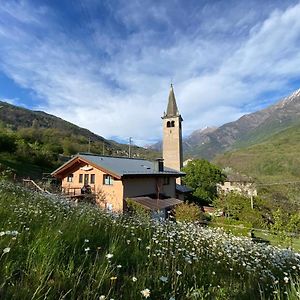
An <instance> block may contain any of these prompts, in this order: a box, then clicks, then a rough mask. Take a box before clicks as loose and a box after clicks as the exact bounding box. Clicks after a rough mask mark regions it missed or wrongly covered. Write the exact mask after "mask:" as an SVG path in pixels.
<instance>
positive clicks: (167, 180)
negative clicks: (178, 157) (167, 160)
mask: <svg viewBox="0 0 300 300" xmlns="http://www.w3.org/2000/svg"><path fill="white" fill-rule="evenodd" d="M169 184H170V177H164V180H163V185H169Z"/></svg>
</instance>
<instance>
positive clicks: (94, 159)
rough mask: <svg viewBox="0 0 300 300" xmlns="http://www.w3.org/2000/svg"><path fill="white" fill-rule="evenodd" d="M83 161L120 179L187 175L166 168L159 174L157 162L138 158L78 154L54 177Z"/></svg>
mask: <svg viewBox="0 0 300 300" xmlns="http://www.w3.org/2000/svg"><path fill="white" fill-rule="evenodd" d="M78 159H79V160H81V161H83V162H86V163H87V164H91V165H93V166H94V167H97V168H99V169H102V170H105V171H107V172H108V173H109V174H112V175H115V176H117V177H119V178H121V177H123V176H133V175H135V176H136V175H152V176H153V175H166V176H174V177H180V176H184V175H185V173H183V172H178V171H176V170H173V169H170V168H167V167H164V171H163V172H159V171H158V170H157V168H156V167H155V162H152V161H148V160H144V159H136V158H127V157H113V156H102V155H94V154H86V153H85V154H81V153H79V154H77V155H76V156H74V157H73V158H71V159H70V160H69V161H67V162H66V163H65V164H63V165H62V166H60V167H59V168H58V169H56V170H55V171H53V172H52V173H51V174H52V175H54V176H55V175H57V174H58V173H60V172H61V171H62V170H64V169H65V168H66V167H68V165H70V164H72V162H73V161H76V160H78Z"/></svg>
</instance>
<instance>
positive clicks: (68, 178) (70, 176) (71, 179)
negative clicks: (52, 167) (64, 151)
mask: <svg viewBox="0 0 300 300" xmlns="http://www.w3.org/2000/svg"><path fill="white" fill-rule="evenodd" d="M67 182H73V174H69V175H68V177H67Z"/></svg>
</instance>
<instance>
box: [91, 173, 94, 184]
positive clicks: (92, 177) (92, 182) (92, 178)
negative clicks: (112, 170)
mask: <svg viewBox="0 0 300 300" xmlns="http://www.w3.org/2000/svg"><path fill="white" fill-rule="evenodd" d="M91 184H95V174H91Z"/></svg>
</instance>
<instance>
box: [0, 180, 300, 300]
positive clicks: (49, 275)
mask: <svg viewBox="0 0 300 300" xmlns="http://www.w3.org/2000/svg"><path fill="white" fill-rule="evenodd" d="M299 274H300V260H299V255H297V254H295V253H293V252H292V251H290V250H280V249H277V248H274V247H271V246H264V245H258V244H254V243H252V242H251V241H250V240H249V239H246V238H240V237H235V236H232V235H230V234H226V233H225V232H223V231H222V230H221V229H205V228H202V227H199V226H198V225H197V224H192V223H177V224H176V223H174V222H165V223H156V222H150V221H144V220H139V219H138V218H137V217H128V216H118V215H113V214H109V213H106V212H103V211H101V210H100V209H98V208H96V207H93V206H89V205H78V206H75V205H72V204H68V203H67V202H65V201H64V200H61V199H59V198H55V197H45V196H42V195H40V194H37V193H33V192H30V191H27V190H25V189H23V188H21V187H18V186H13V185H11V184H9V183H6V182H2V183H0V298H1V299H115V300H117V299H126V300H127V299H128V300H131V299H133V300H134V299H146V298H148V299H167V300H169V299H176V300H178V299H272V298H274V297H275V296H276V297H277V298H276V299H286V297H287V296H286V293H287V294H289V295H290V297H293V296H295V297H296V295H297V293H298V292H299V286H297V285H296V284H291V282H297V280H298V276H299ZM274 295H275V296H274ZM278 297H279V298H278ZM291 299H293V298H291Z"/></svg>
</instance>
